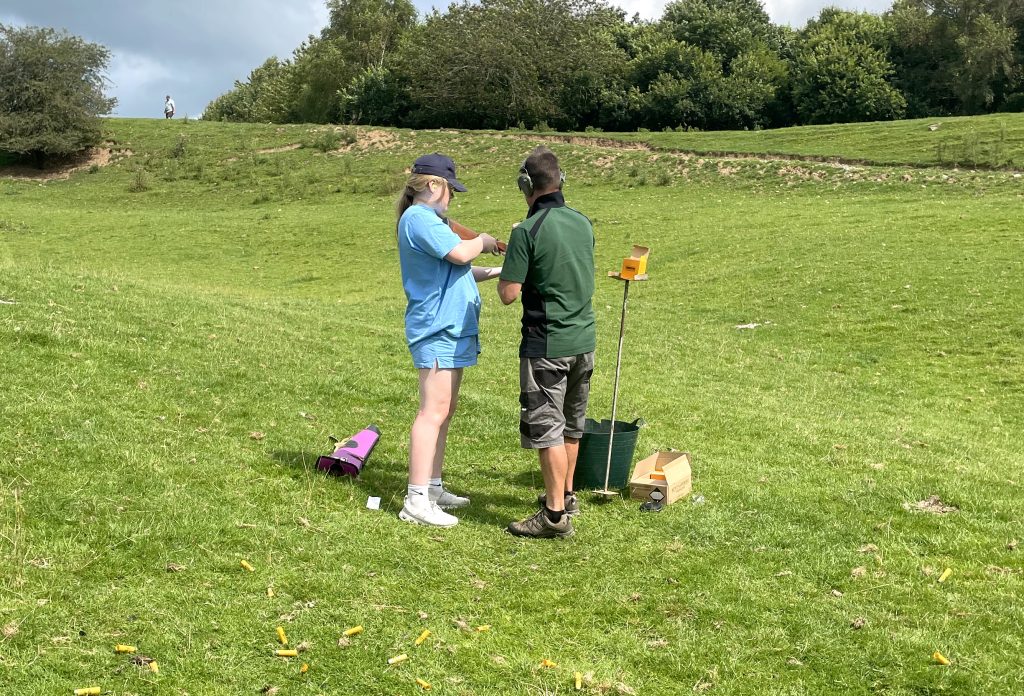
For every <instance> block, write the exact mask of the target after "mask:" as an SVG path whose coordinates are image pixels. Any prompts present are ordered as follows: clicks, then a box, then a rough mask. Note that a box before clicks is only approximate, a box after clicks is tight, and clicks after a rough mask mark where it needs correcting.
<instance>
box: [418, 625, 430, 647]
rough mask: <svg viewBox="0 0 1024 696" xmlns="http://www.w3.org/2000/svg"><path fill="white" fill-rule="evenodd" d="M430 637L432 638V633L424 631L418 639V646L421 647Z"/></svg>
mask: <svg viewBox="0 0 1024 696" xmlns="http://www.w3.org/2000/svg"><path fill="white" fill-rule="evenodd" d="M429 637H430V631H429V630H427V629H424V630H423V633H421V634H420V635H419V638H417V639H416V645H419V644H420V643H422V642H423V641H425V640H426V639H427V638H429Z"/></svg>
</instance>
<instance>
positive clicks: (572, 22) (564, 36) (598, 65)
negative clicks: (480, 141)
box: [404, 0, 625, 128]
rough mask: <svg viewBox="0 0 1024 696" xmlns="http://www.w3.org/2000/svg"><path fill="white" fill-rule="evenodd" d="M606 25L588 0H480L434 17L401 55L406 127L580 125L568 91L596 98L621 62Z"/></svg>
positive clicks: (603, 9) (601, 10) (600, 7)
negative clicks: (408, 108)
mask: <svg viewBox="0 0 1024 696" xmlns="http://www.w3.org/2000/svg"><path fill="white" fill-rule="evenodd" d="M614 21H615V15H614V14H613V13H611V12H609V11H608V8H607V6H606V5H605V4H604V3H602V2H599V1H598V0H483V1H482V2H480V3H479V4H476V3H469V2H463V3H462V4H461V5H451V6H450V7H449V8H448V11H447V12H446V13H445V14H441V13H439V12H436V11H435V12H434V13H433V14H431V15H430V16H428V17H427V19H426V22H425V23H424V24H423V25H422V26H420V27H419V28H418V29H417V30H416V31H415V32H413V33H411V34H410V36H409V44H408V47H407V50H406V51H405V52H404V53H405V56H404V60H405V70H406V71H407V72H408V74H409V76H410V80H411V86H410V89H411V97H412V100H413V102H414V104H415V110H414V113H413V114H412V123H413V125H416V124H420V125H425V124H431V125H435V124H439V123H443V124H445V125H450V126H459V127H464V128H506V127H509V126H514V125H516V124H517V123H519V122H522V123H523V124H525V125H527V126H535V125H538V124H543V123H547V124H549V125H553V126H556V127H563V128H573V127H578V126H580V125H582V123H581V118H583V117H585V116H586V114H585V113H583V112H585V111H586V109H581V108H580V107H581V105H580V103H579V102H578V101H576V100H575V99H574V98H573V95H574V93H573V92H572V89H573V88H581V89H584V90H586V94H589V95H590V96H591V97H596V96H599V95H600V94H601V93H602V91H603V89H604V87H606V86H607V85H608V84H611V83H614V82H615V80H616V79H618V76H619V75H621V74H622V70H623V67H624V65H625V56H624V55H623V53H622V51H621V49H620V48H619V47H618V46H617V45H616V40H615V33H614V31H613V30H612V28H611V26H610V25H611V24H612V23H613V22H614ZM619 21H621V20H619Z"/></svg>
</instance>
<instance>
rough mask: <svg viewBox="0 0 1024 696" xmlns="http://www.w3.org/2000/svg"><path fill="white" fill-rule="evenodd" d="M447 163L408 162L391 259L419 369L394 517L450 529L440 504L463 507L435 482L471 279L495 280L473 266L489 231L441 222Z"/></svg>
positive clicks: (450, 518)
mask: <svg viewBox="0 0 1024 696" xmlns="http://www.w3.org/2000/svg"><path fill="white" fill-rule="evenodd" d="M465 190H466V187H465V186H463V185H462V182H460V181H459V180H458V179H456V178H455V163H454V162H453V161H452V160H451V159H450V158H449V157H446V156H445V155H442V154H436V153H435V154H432V155H424V156H422V157H420V158H419V159H417V160H416V161H415V162H414V163H413V165H412V173H411V175H410V176H409V179H408V181H407V182H406V184H405V189H404V190H403V191H402V194H401V195H400V196H399V197H398V201H397V202H396V205H395V212H396V213H397V216H398V229H397V232H398V260H399V264H400V266H401V270H402V286H403V288H404V290H405V296H406V299H407V300H408V304H407V306H406V310H405V337H406V340H407V341H408V344H409V352H410V353H412V362H413V365H414V366H415V367H416V369H417V371H418V372H419V397H420V398H419V401H420V405H419V411H418V412H417V414H416V419H415V420H414V421H413V424H412V433H411V435H410V442H409V484H408V489H407V491H406V496H405V504H404V505H403V507H402V510H401V512H399V513H398V517H399V518H400V519H402V520H404V521H406V522H412V523H415V524H423V525H428V526H433V527H452V526H454V525H455V524H457V523H458V521H459V520H458V518H457V517H455V516H454V515H450V514H448V513H447V512H445V511H444V510H443V509H442V508H446V509H453V508H461V507H466V506H467V505H469V498H464V497H461V496H458V495H455V494H454V493H451V492H450V491H448V490H447V489H445V487H444V485H443V484H442V481H441V466H442V464H443V463H444V452H445V443H446V441H447V438H448V426H449V425H450V424H451V420H452V416H453V415H454V414H455V406H456V404H457V403H458V398H459V386H460V385H461V383H462V370H463V368H465V367H471V366H473V365H476V359H477V354H478V353H479V352H480V339H479V328H478V322H479V319H480V291H479V290H477V287H476V284H477V283H478V282H480V281H483V280H487V279H490V278H497V277H498V274H499V273H500V271H501V269H500V268H473V267H472V266H471V265H470V263H471V262H472V260H473V259H475V258H476V257H477V256H479V255H480V254H482V253H484V252H490V253H495V252H496V250H497V242H496V241H495V239H494V237H491V236H490V235H487V234H481V235H479V236H478V237H477V238H475V239H470V240H463V239H460V238H459V237H458V235H456V234H455V233H454V232H452V230H451V228H450V227H449V226H448V225H447V224H446V223H445V220H444V219H443V217H442V216H443V215H444V214H445V212H446V211H447V210H448V205H449V203H451V200H452V196H454V195H455V192H456V191H460V192H461V191H465Z"/></svg>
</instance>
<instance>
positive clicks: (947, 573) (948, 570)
mask: <svg viewBox="0 0 1024 696" xmlns="http://www.w3.org/2000/svg"><path fill="white" fill-rule="evenodd" d="M952 574H953V569H952V568H946V569H945V570H944V571H942V575H940V576H939V582H946V578H948V577H949V576H950V575H952Z"/></svg>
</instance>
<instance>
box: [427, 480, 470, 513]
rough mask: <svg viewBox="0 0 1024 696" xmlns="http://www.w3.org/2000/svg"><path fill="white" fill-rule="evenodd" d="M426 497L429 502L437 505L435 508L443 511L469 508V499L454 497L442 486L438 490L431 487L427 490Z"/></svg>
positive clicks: (459, 496)
mask: <svg viewBox="0 0 1024 696" xmlns="http://www.w3.org/2000/svg"><path fill="white" fill-rule="evenodd" d="M427 495H428V496H429V497H430V502H432V503H437V506H438V507H439V508H441V509H443V510H454V509H455V508H464V507H467V506H469V498H463V497H462V496H461V495H455V494H454V493H452V492H451V491H450V490H448V489H447V488H444V487H443V486H442V487H438V488H434V486H431V487H430V488H428V489H427Z"/></svg>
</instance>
